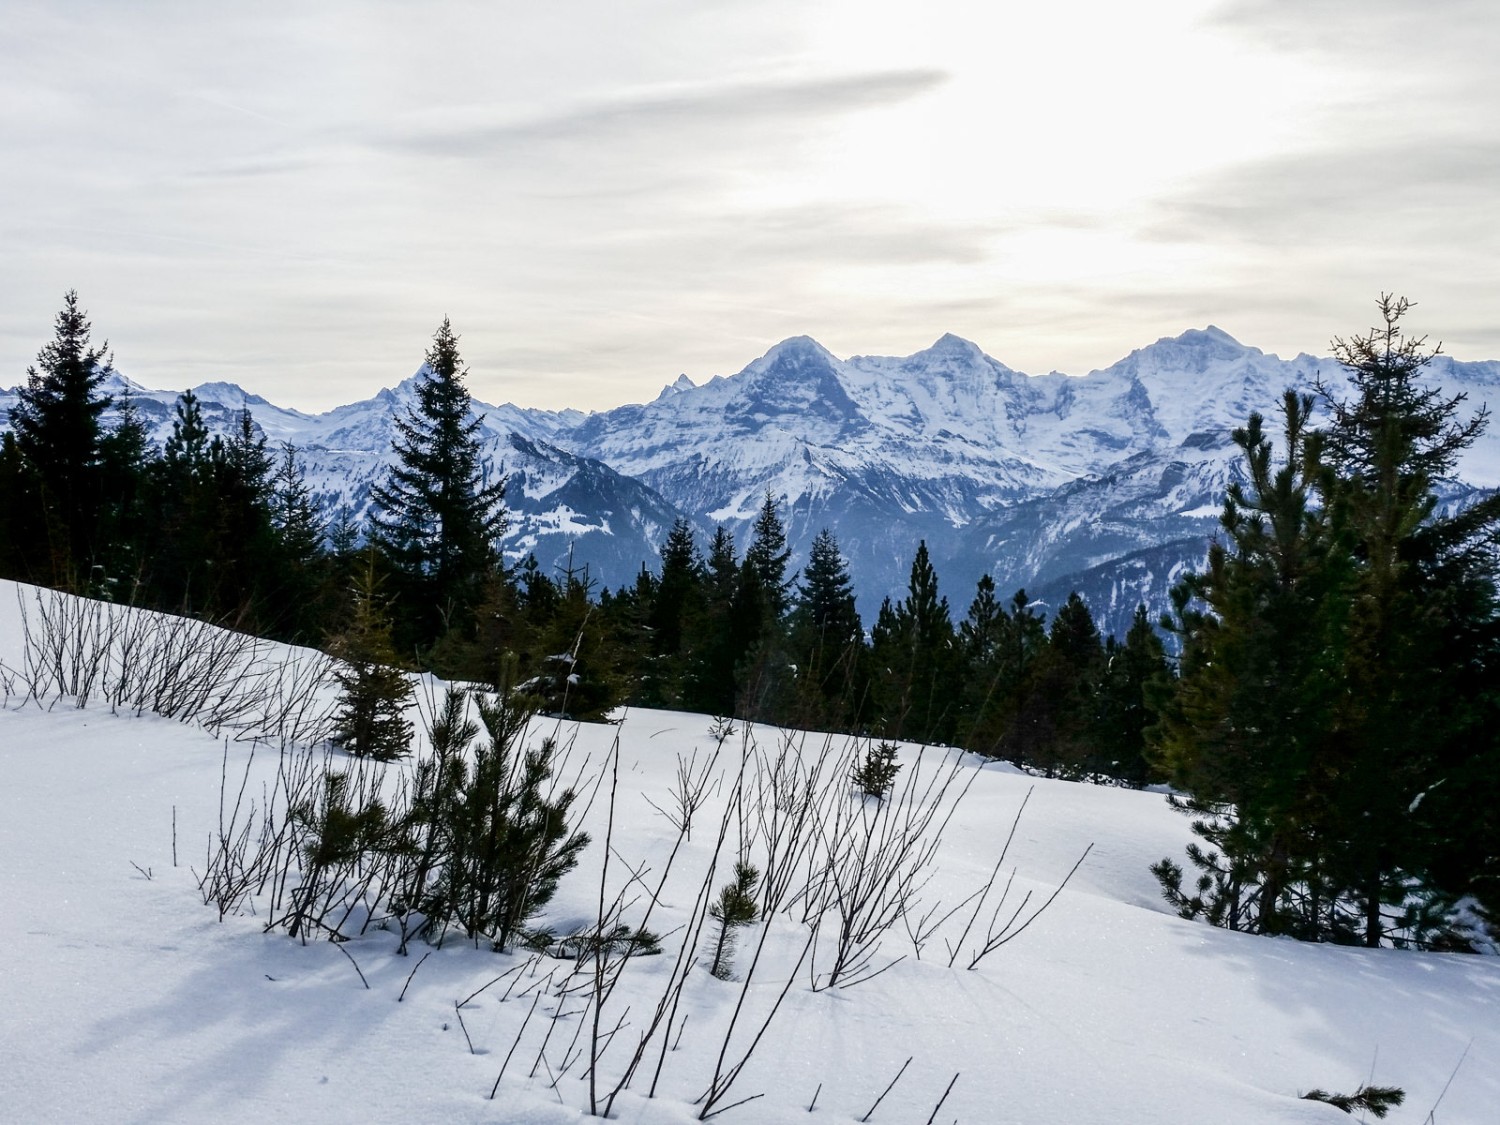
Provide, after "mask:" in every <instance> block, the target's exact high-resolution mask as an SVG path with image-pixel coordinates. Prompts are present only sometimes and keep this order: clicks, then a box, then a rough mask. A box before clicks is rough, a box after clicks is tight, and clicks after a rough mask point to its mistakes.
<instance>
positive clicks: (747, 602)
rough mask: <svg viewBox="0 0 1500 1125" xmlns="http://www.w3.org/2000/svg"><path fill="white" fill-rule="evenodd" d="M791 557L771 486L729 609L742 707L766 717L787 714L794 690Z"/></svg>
mask: <svg viewBox="0 0 1500 1125" xmlns="http://www.w3.org/2000/svg"><path fill="white" fill-rule="evenodd" d="M790 559H791V552H790V551H789V550H788V549H787V545H786V528H785V526H784V525H783V524H782V522H781V515H780V513H779V512H778V511H777V505H776V500H775V498H774V497H773V496H772V495H771V492H770V490H769V489H767V490H766V497H765V502H764V503H763V504H762V505H761V509H760V514H759V515H758V516H757V517H756V519H755V523H754V525H753V526H752V529H751V537H750V546H749V547H748V548H747V549H746V551H745V558H744V561H743V563H742V564H741V565H740V573H739V582H738V585H737V586H736V589H735V595H734V603H733V606H732V608H731V613H730V645H731V647H732V649H733V650H734V652H735V653H736V664H735V671H734V675H735V685H736V695H735V699H736V703H737V710H738V712H739V713H740V714H741V715H744V716H746V717H747V718H754V719H759V720H761V721H765V722H779V721H782V720H783V719H784V718H785V715H786V712H787V710H788V707H789V706H790V697H791V695H792V690H793V689H792V678H791V672H792V669H791V663H792V661H791V654H790V653H789V652H788V650H787V610H788V608H789V607H790V600H791V588H792V583H793V582H794V581H795V576H793V575H788V574H787V563H788V561H789V560H790Z"/></svg>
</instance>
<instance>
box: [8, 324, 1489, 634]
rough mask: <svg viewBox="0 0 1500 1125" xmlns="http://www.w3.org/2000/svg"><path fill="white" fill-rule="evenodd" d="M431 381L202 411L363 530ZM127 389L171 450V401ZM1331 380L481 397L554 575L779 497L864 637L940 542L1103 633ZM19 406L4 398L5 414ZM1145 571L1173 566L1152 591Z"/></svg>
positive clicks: (1201, 377) (518, 550) (946, 383)
mask: <svg viewBox="0 0 1500 1125" xmlns="http://www.w3.org/2000/svg"><path fill="white" fill-rule="evenodd" d="M420 371H421V369H420V368H419V369H418V371H417V373H416V374H414V375H412V376H410V377H408V378H406V379H404V380H402V381H401V382H400V383H398V384H397V385H396V386H395V387H388V388H383V389H382V390H380V391H379V392H377V393H376V394H375V395H373V396H371V397H370V398H368V399H365V400H362V401H360V402H354V403H349V404H345V405H343V406H339V407H335V408H334V409H332V410H329V411H325V412H323V413H321V414H305V413H303V412H301V411H297V410H293V409H288V408H284V407H279V406H276V405H274V404H272V403H269V402H267V400H265V399H264V398H262V397H260V396H258V395H253V394H251V393H250V392H247V391H245V390H244V389H243V388H240V387H238V386H237V385H235V384H229V383H219V382H209V383H203V384H200V385H199V386H198V387H196V388H194V392H195V394H197V395H198V397H199V398H200V400H201V401H202V403H203V410H204V416H205V420H206V421H207V422H208V424H209V425H210V427H211V428H215V429H226V428H227V427H228V426H229V425H231V424H232V422H233V419H234V415H235V414H236V413H237V412H238V410H239V409H240V408H241V407H242V406H248V407H249V408H250V409H251V411H252V415H253V417H254V419H255V422H256V424H257V426H258V427H259V428H260V429H261V430H262V431H263V432H264V433H265V434H266V435H267V437H268V438H269V439H270V440H271V441H273V442H278V443H280V442H286V443H289V444H294V445H296V446H297V447H298V448H299V450H300V451H301V456H302V458H303V460H304V462H305V464H306V466H307V469H308V473H309V478H310V484H311V485H312V487H313V490H314V493H315V495H316V497H317V500H318V502H319V503H320V504H321V505H322V506H323V507H324V508H325V509H326V510H328V511H330V512H332V511H334V510H336V509H337V508H338V507H341V506H348V507H349V508H351V509H352V510H353V511H354V513H355V514H356V515H360V514H363V512H364V510H365V509H366V507H367V505H368V500H369V486H370V484H371V482H372V481H373V480H374V479H375V478H376V477H377V476H378V475H379V473H380V472H382V471H383V468H384V465H385V464H386V462H387V460H388V458H389V456H390V453H389V450H390V436H391V427H392V421H393V419H394V417H395V416H396V414H397V413H398V412H399V411H401V410H403V409H405V408H406V407H407V406H408V405H409V404H410V403H411V402H412V401H413V397H414V384H415V379H416V378H417V375H419V374H420ZM1428 377H1429V378H1430V379H1431V381H1432V382H1434V383H1437V384H1440V385H1442V386H1443V387H1444V388H1445V389H1446V390H1448V391H1449V392H1451V393H1460V392H1461V393H1466V394H1468V395H1469V396H1470V397H1469V402H1468V404H1467V405H1469V406H1470V407H1473V408H1478V407H1479V406H1481V405H1483V404H1485V403H1488V402H1489V401H1491V400H1494V399H1500V362H1497V361H1478V362H1461V361H1457V360H1453V359H1451V358H1450V357H1447V356H1437V357H1435V358H1434V359H1433V361H1432V363H1431V364H1430V365H1429V368H1428ZM114 378H115V380H116V381H117V382H118V385H119V386H121V387H124V386H129V387H130V389H131V394H132V397H133V398H134V400H135V402H136V404H137V406H138V408H140V409H141V411H142V414H143V417H145V418H146V420H147V422H148V424H149V425H150V426H151V427H152V430H153V437H154V438H155V439H156V440H158V441H160V440H161V439H162V438H163V437H164V436H165V434H166V433H167V432H168V431H169V429H170V424H171V417H172V407H171V404H172V402H173V401H175V398H176V392H169V391H152V390H148V389H146V388H144V387H140V386H139V385H138V384H134V383H131V382H130V381H129V380H127V379H125V378H124V377H123V376H120V375H118V374H117V375H116V376H115V377H114ZM1319 383H1321V384H1323V385H1326V386H1327V387H1329V388H1330V389H1331V390H1332V391H1333V393H1335V394H1339V393H1341V392H1343V391H1344V390H1346V389H1347V386H1348V384H1347V379H1346V377H1345V375H1344V372H1343V370H1342V369H1341V368H1340V367H1339V366H1338V364H1337V363H1336V362H1335V361H1334V360H1332V359H1328V358H1321V357H1316V356H1311V355H1307V354H1305V353H1303V354H1299V355H1298V356H1296V357H1293V358H1292V359H1290V360H1286V359H1282V358H1280V357H1279V356H1276V355H1274V354H1269V353H1266V352H1263V351H1261V350H1260V349H1259V348H1255V347H1252V346H1249V345H1245V344H1242V343H1240V342H1239V341H1238V340H1236V339H1235V338H1234V337H1233V336H1231V335H1230V334H1229V333H1228V332H1226V331H1224V330H1223V329H1221V328H1218V327H1217V326H1214V325H1208V326H1207V327H1205V328H1201V329H1199V328H1195V329H1189V330H1188V331H1186V332H1183V333H1181V334H1179V335H1178V336H1172V337H1165V336H1164V337H1162V338H1160V339H1158V340H1156V341H1155V342H1153V343H1151V344H1147V345H1145V346H1143V347H1141V348H1137V349H1135V350H1133V351H1131V352H1130V353H1129V354H1127V355H1126V356H1124V357H1123V358H1121V359H1120V360H1118V361H1116V362H1115V363H1114V364H1111V365H1110V366H1108V367H1105V368H1100V369H1096V370H1094V371H1091V372H1089V373H1088V374H1087V375H1063V374H1060V373H1057V372H1050V373H1048V374H1045V375H1028V374H1025V373H1022V372H1019V371H1016V370H1014V369H1012V368H1010V367H1008V366H1006V365H1005V364H1004V363H1002V362H1000V361H999V360H996V359H994V358H993V357H991V356H989V355H987V354H986V353H985V352H984V351H983V350H982V349H981V348H980V347H979V346H978V345H977V344H975V343H973V342H972V341H969V340H966V339H964V338H962V337H959V336H957V335H954V334H952V333H945V334H943V335H942V336H940V337H938V339H937V340H936V341H934V343H933V344H932V345H930V346H929V347H927V348H924V349H921V350H919V351H917V352H914V353H912V354H911V355H909V356H875V355H854V356H850V357H848V358H844V359H840V358H839V357H838V356H836V355H835V354H834V353H832V352H831V351H829V350H828V349H827V348H825V347H823V345H821V344H820V343H818V342H817V341H816V340H814V339H813V338H812V337H810V336H793V337H789V338H788V339H786V340H783V341H780V342H778V343H777V344H775V345H773V346H772V347H771V348H769V349H767V351H766V352H765V353H764V354H762V355H761V356H759V357H757V358H755V359H753V360H752V361H751V362H749V363H748V364H746V365H745V366H744V367H743V368H742V369H741V370H740V371H738V372H736V373H734V374H731V375H722V376H721V375H716V376H714V377H712V378H711V379H708V380H705V381H703V382H701V383H695V382H694V381H693V380H691V379H689V378H688V377H687V376H686V375H681V376H679V377H678V378H677V379H676V380H674V381H673V382H671V383H668V384H666V385H665V386H664V387H663V389H662V391H661V392H660V393H659V394H658V395H657V397H656V398H655V399H653V400H652V401H650V402H645V403H630V404H625V405H622V406H618V407H614V408H612V409H609V410H600V411H590V412H583V411H579V410H572V409H564V410H539V409H534V408H523V407H517V406H515V405H513V404H511V403H504V404H501V405H492V404H489V403H484V402H480V401H475V403H474V411H475V414H476V415H477V416H479V417H480V418H481V429H480V433H481V440H482V442H483V444H484V447H485V451H486V454H487V455H488V456H489V457H490V458H491V460H492V463H493V465H494V467H495V469H496V471H504V472H507V473H509V474H511V476H512V478H513V485H514V490H513V492H512V493H511V494H510V495H509V496H508V502H509V503H510V504H511V507H512V509H513V518H512V526H511V528H510V531H509V532H508V535H507V538H506V540H505V542H504V547H505V549H506V553H507V557H508V559H510V561H512V562H515V561H519V560H520V559H521V558H524V556H525V554H526V553H528V552H530V551H535V552H536V553H537V555H538V558H539V560H540V561H541V562H542V563H543V564H544V565H547V566H557V565H562V563H563V560H565V559H566V558H567V557H568V554H569V552H570V551H572V552H573V554H574V561H575V563H577V562H583V563H586V564H588V565H589V566H590V567H591V568H593V569H592V570H591V574H592V577H594V578H595V579H596V580H598V581H600V582H603V583H605V584H607V585H610V586H617V585H621V584H623V583H625V582H628V581H629V580H630V579H632V578H633V576H634V573H635V571H636V570H637V569H638V568H639V566H640V565H642V564H647V565H654V564H655V560H656V557H657V549H658V547H659V544H660V541H661V539H662V537H664V535H665V530H666V528H667V527H669V526H670V523H671V521H672V520H673V519H675V518H677V517H679V516H684V517H686V518H688V519H689V521H690V522H691V523H692V524H693V525H694V526H695V527H696V528H697V529H698V530H699V531H700V532H701V533H702V534H703V535H704V536H706V535H707V533H708V531H709V529H710V528H711V527H712V525H713V524H715V523H724V524H725V525H726V526H727V527H728V528H729V529H730V530H731V531H732V532H734V533H736V535H738V536H739V547H740V549H741V550H743V548H744V547H745V546H746V545H747V539H748V529H749V524H750V522H751V521H752V520H753V519H754V516H755V514H756V513H757V512H758V511H759V509H760V507H761V504H762V503H763V501H764V497H765V496H766V494H767V492H769V493H770V494H771V495H772V496H773V497H775V498H776V500H777V501H778V503H780V504H781V506H782V514H783V519H784V521H785V523H786V525H787V531H788V539H789V543H790V545H791V547H792V549H793V552H794V556H795V557H796V558H797V559H800V558H804V557H805V554H806V550H807V546H808V544H809V543H810V541H811V539H812V537H813V536H814V535H816V534H817V532H818V531H819V530H821V529H822V528H823V527H828V528H829V529H830V530H832V531H833V532H834V534H835V535H836V536H837V538H838V540H839V543H840V546H841V547H842V549H843V550H844V553H845V555H846V557H847V558H848V560H849V564H850V570H851V574H852V576H853V578H854V581H855V586H856V590H857V592H858V594H859V600H860V609H861V612H862V614H863V615H864V617H865V618H866V620H869V619H871V618H872V617H873V614H874V611H875V609H876V607H877V606H878V604H879V601H880V599H881V598H883V597H886V596H897V597H899V596H900V594H901V593H902V591H903V590H904V586H905V582H906V571H907V568H908V567H909V564H910V560H911V556H912V554H913V552H914V551H915V548H916V544H917V541H918V540H919V539H925V540H927V542H928V545H929V549H930V551H931V554H932V558H933V563H934V566H935V567H936V568H937V571H938V574H939V577H940V580H941V581H942V583H943V588H944V592H945V593H946V594H947V595H948V598H949V601H950V603H951V604H952V605H953V607H954V609H955V612H957V613H960V614H961V613H962V612H963V609H964V607H965V606H967V603H968V598H969V595H970V592H971V591H972V589H973V584H974V582H975V581H977V579H978V578H979V576H980V575H981V574H984V573H991V574H993V575H994V576H995V578H996V581H997V582H998V583H999V584H1000V585H1001V586H1002V588H1008V589H1009V590H1014V589H1016V588H1018V587H1021V586H1025V587H1027V588H1028V590H1030V589H1032V588H1033V587H1035V588H1037V589H1043V588H1045V589H1046V590H1048V591H1052V590H1053V589H1054V588H1055V587H1057V588H1060V587H1059V584H1065V583H1066V582H1067V581H1069V579H1070V576H1077V579H1076V580H1077V581H1078V582H1080V583H1081V584H1083V585H1085V586H1091V587H1094V588H1096V589H1098V590H1103V589H1105V588H1106V587H1107V588H1108V589H1109V591H1110V592H1109V595H1108V601H1109V603H1110V605H1111V606H1112V607H1116V608H1111V609H1109V610H1108V611H1107V613H1104V614H1103V615H1102V616H1103V619H1102V620H1101V626H1102V627H1105V628H1107V629H1110V630H1113V631H1119V630H1120V629H1121V628H1123V624H1124V623H1126V622H1128V616H1129V612H1130V611H1132V610H1133V609H1134V605H1133V603H1132V604H1131V605H1129V606H1128V608H1125V609H1118V612H1117V608H1118V606H1121V605H1123V604H1124V602H1126V601H1129V599H1130V597H1131V596H1132V595H1131V591H1132V590H1138V591H1139V592H1140V594H1141V596H1143V597H1147V598H1148V600H1149V601H1150V602H1151V603H1152V608H1153V609H1159V608H1163V607H1164V606H1163V602H1164V592H1163V578H1162V575H1161V573H1159V571H1160V570H1161V567H1163V566H1165V567H1166V568H1167V570H1169V571H1172V572H1180V570H1181V569H1182V568H1183V567H1184V566H1189V565H1194V563H1195V561H1197V560H1201V557H1202V554H1203V551H1204V550H1205V549H1206V545H1207V541H1208V538H1209V536H1211V535H1212V534H1213V531H1214V529H1215V527H1216V515H1217V512H1218V510H1219V508H1220V507H1221V505H1222V500H1223V492H1224V489H1225V488H1226V487H1227V485H1228V483H1229V482H1230V481H1231V480H1232V479H1235V475H1236V472H1237V451H1236V450H1235V448H1234V447H1233V445H1232V442H1231V441H1230V437H1229V435H1230V433H1231V431H1232V430H1233V429H1234V428H1235V427H1237V426H1240V425H1243V424H1244V422H1245V420H1246V419H1247V418H1248V416H1249V414H1250V412H1251V411H1252V410H1254V411H1260V412H1262V413H1263V414H1267V415H1270V414H1272V413H1274V411H1275V410H1276V408H1277V404H1278V402H1279V399H1280V397H1281V394H1282V391H1283V390H1284V389H1285V388H1287V387H1298V388H1301V389H1311V388H1312V387H1313V386H1314V385H1317V384H1319ZM14 395H15V392H14V391H10V392H5V391H0V410H3V409H4V408H5V407H6V406H8V405H10V404H11V403H12V402H13V401H14ZM5 420H6V418H5V416H4V415H0V423H3V422H4V421H5ZM1460 475H1461V478H1462V479H1461V480H1460V481H1456V482H1449V483H1448V484H1446V485H1445V500H1446V501H1448V502H1460V503H1461V502H1463V498H1464V497H1465V496H1468V495H1473V494H1476V493H1477V491H1478V490H1481V489H1489V488H1494V487H1496V486H1497V485H1500V437H1497V435H1493V434H1487V435H1485V437H1484V438H1482V439H1481V442H1480V443H1479V444H1478V445H1477V446H1476V447H1475V449H1473V450H1471V451H1469V453H1468V454H1467V455H1466V457H1465V460H1464V462H1463V464H1462V465H1461V470H1460ZM543 482H545V487H544V486H543ZM564 495H566V497H567V502H566V507H567V511H566V512H564V511H563V510H562V507H563V502H562V500H561V499H556V500H555V504H554V506H553V507H551V508H549V507H547V506H546V504H547V501H548V498H549V497H553V498H560V497H562V496H564ZM1164 552H1165V553H1164ZM1174 552H1175V553H1174ZM1127 558H1128V559H1130V560H1133V561H1131V562H1129V564H1128V565H1126V564H1125V563H1123V562H1122V563H1121V567H1122V569H1121V570H1120V571H1119V574H1114V573H1113V572H1111V571H1110V567H1111V565H1112V564H1113V563H1114V562H1118V561H1120V560H1126V559H1127ZM1145 558H1151V559H1153V560H1155V562H1154V563H1153V567H1154V569H1152V571H1151V573H1149V574H1148V573H1146V572H1145V571H1144V570H1143V569H1142V566H1143V564H1142V562H1141V560H1142V559H1145ZM794 565H795V562H794ZM1127 572H1128V573H1130V574H1134V575H1135V577H1134V578H1131V579H1129V580H1127V578H1126V577H1125V575H1126V574H1127ZM1054 596H1055V595H1054ZM1102 596H1103V595H1101V594H1095V597H1096V598H1098V597H1102ZM1101 608H1102V607H1101ZM1121 614H1123V616H1120V615H1121Z"/></svg>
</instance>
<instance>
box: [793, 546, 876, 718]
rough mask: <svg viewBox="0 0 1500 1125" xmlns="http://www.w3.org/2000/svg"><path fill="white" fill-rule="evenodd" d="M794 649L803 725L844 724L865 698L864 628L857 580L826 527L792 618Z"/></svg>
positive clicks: (804, 576)
mask: <svg viewBox="0 0 1500 1125" xmlns="http://www.w3.org/2000/svg"><path fill="white" fill-rule="evenodd" d="M791 653H792V659H793V661H794V662H795V663H796V665H797V684H798V692H797V697H798V706H797V712H796V714H795V715H794V718H795V720H796V721H797V722H798V724H799V725H804V726H831V727H835V728H843V727H846V726H848V725H849V724H851V723H852V722H854V721H855V718H856V716H857V715H859V713H860V711H861V708H862V706H863V704H864V702H865V700H864V698H863V697H864V694H865V685H864V683H863V679H864V663H865V662H864V659H863V657H864V628H863V626H862V625H861V624H860V620H859V613H858V611H857V610H856V609H855V604H854V584H853V582H852V581H851V579H850V577H849V568H848V566H847V565H846V564H845V562H844V557H843V555H842V554H841V553H840V552H839V545H838V541H837V540H836V539H835V538H834V537H833V533H832V532H831V531H829V530H828V529H827V528H824V529H823V530H822V531H820V532H818V534H817V536H816V537H815V538H814V539H813V542H812V548H811V550H810V551H809V553H808V558H807V566H806V567H805V568H804V569H803V572H802V584H801V586H800V587H799V589H798V591H797V605H796V608H795V609H794V610H793V611H792V618H791Z"/></svg>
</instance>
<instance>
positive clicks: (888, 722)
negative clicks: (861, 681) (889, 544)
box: [870, 540, 958, 742]
mask: <svg viewBox="0 0 1500 1125" xmlns="http://www.w3.org/2000/svg"><path fill="white" fill-rule="evenodd" d="M955 656H956V649H955V645H954V633H953V622H952V619H951V618H950V617H949V614H948V599H947V598H944V597H942V596H940V595H939V593H938V581H937V573H936V572H935V571H934V570H933V568H932V561H931V559H930V558H929V557H928V554H927V542H926V540H923V541H922V542H921V543H919V544H918V545H917V553H916V556H915V558H913V559H912V564H911V578H910V580H909V582H908V584H907V595H906V597H905V598H903V599H902V600H901V602H900V603H899V604H897V605H894V606H893V605H892V604H891V600H890V599H889V598H887V599H886V600H885V602H884V603H883V604H882V605H881V607H880V614H879V616H878V618H877V619H876V622H875V627H874V629H872V630H871V651H870V661H871V665H872V669H873V672H872V679H873V684H872V693H873V696H874V704H875V708H876V714H877V717H878V719H879V721H880V722H881V724H882V729H883V730H884V732H885V733H886V734H887V735H889V736H890V737H893V738H906V739H912V740H914V741H919V742H947V741H949V740H950V739H951V738H952V734H953V730H954V727H955V724H956V721H957V702H958V698H957V686H956V684H955V683H954V678H955V677H954V672H955V670H956V663H957V662H956V659H955Z"/></svg>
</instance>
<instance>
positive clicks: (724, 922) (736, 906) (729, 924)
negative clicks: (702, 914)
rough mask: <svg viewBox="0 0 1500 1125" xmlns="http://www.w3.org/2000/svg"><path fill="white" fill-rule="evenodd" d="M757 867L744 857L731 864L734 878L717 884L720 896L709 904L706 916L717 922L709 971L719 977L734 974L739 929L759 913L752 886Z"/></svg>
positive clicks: (728, 978)
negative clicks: (747, 861) (722, 883)
mask: <svg viewBox="0 0 1500 1125" xmlns="http://www.w3.org/2000/svg"><path fill="white" fill-rule="evenodd" d="M759 882H760V871H759V870H757V869H756V868H755V867H754V866H752V865H751V864H749V863H746V862H745V861H744V860H739V861H737V862H736V863H735V865H734V879H733V881H732V882H729V883H725V884H724V885H723V886H722V887H720V888H719V897H718V898H717V899H715V900H714V901H713V902H712V903H710V904H709V907H708V916H709V917H710V918H712V919H713V920H714V921H715V922H717V923H718V928H717V930H716V931H715V932H714V934H713V935H712V937H711V939H710V944H709V950H708V952H709V963H708V971H709V974H710V975H712V976H715V977H717V978H718V979H719V980H732V979H733V978H734V948H735V944H736V938H737V936H738V932H739V931H740V930H741V929H743V928H744V927H746V926H753V925H754V924H755V922H756V921H757V920H758V919H759V917H760V909H759V907H758V905H757V903H756V899H755V888H756V885H757V884H758V883H759Z"/></svg>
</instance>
